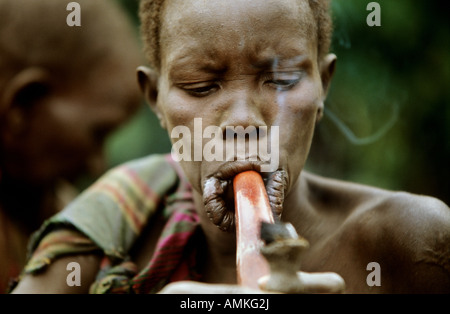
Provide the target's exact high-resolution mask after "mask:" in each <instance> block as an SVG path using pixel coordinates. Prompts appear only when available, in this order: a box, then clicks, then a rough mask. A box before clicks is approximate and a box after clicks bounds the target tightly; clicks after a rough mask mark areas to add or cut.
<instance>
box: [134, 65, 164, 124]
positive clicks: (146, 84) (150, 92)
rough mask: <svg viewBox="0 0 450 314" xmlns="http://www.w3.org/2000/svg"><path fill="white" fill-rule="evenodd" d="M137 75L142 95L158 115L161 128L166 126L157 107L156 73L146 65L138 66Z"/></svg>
mask: <svg viewBox="0 0 450 314" xmlns="http://www.w3.org/2000/svg"><path fill="white" fill-rule="evenodd" d="M137 77H138V83H139V87H140V88H141V91H142V93H144V97H145V99H146V100H147V102H148V104H149V105H150V108H151V109H152V110H153V112H154V113H155V114H156V116H157V117H158V120H159V123H160V124H161V127H162V128H163V129H165V128H166V123H165V120H164V117H163V115H162V113H161V110H160V109H159V108H158V105H157V100H158V74H157V73H156V72H155V71H154V70H152V69H150V68H149V67H146V66H140V67H138V68H137Z"/></svg>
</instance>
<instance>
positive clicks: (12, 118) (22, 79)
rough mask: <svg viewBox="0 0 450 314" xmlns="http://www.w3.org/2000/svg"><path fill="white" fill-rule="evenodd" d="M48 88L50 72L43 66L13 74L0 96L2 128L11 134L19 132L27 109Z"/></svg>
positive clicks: (25, 118) (24, 123)
mask: <svg viewBox="0 0 450 314" xmlns="http://www.w3.org/2000/svg"><path fill="white" fill-rule="evenodd" d="M49 89H50V74H49V73H48V71H46V70H45V69H43V68H40V67H31V68H27V69H25V70H22V71H21V72H19V73H17V74H15V75H14V76H13V77H12V79H10V80H9V81H8V82H7V83H6V85H5V88H4V90H3V93H2V95H1V98H0V118H1V120H2V121H3V123H4V126H3V130H5V131H7V132H8V133H10V134H11V135H15V134H18V133H21V132H22V131H23V130H24V128H25V126H26V121H28V117H27V115H28V114H29V113H30V112H32V111H31V110H29V109H30V108H31V107H32V106H33V105H34V104H35V103H36V102H37V101H39V100H41V99H42V98H43V97H44V96H45V95H46V94H47V93H48V92H49Z"/></svg>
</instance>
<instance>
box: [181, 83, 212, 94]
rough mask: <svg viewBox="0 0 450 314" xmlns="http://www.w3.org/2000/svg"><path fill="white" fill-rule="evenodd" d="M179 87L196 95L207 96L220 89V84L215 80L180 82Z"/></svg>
mask: <svg viewBox="0 0 450 314" xmlns="http://www.w3.org/2000/svg"><path fill="white" fill-rule="evenodd" d="M178 88H180V89H182V90H183V91H185V92H186V93H187V94H189V95H191V96H194V97H205V96H208V95H211V94H212V93H214V92H216V91H218V90H219V89H220V86H219V84H217V83H215V82H201V83H192V84H178Z"/></svg>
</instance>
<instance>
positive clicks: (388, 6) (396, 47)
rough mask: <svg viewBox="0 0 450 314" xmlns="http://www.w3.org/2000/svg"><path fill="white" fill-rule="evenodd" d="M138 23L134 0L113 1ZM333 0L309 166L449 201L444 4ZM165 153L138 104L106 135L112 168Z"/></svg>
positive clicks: (160, 135)
mask: <svg viewBox="0 0 450 314" xmlns="http://www.w3.org/2000/svg"><path fill="white" fill-rule="evenodd" d="M118 1H120V2H121V4H122V5H123V7H124V9H125V10H127V12H128V13H129V14H130V17H131V18H132V19H133V20H134V22H135V23H136V27H138V26H137V25H138V19H137V14H136V13H137V7H138V1H137V0H118ZM369 2H371V1H365V0H333V2H332V9H333V19H334V25H335V32H334V37H333V46H332V52H333V53H335V54H336V55H337V56H338V62H337V68H336V73H335V77H334V79H333V82H332V85H331V88H330V91H329V96H328V99H327V102H326V105H325V106H326V111H325V116H324V118H323V119H322V121H321V122H320V124H319V125H318V126H317V130H316V135H315V139H314V143H313V146H312V149H311V154H310V157H309V161H308V164H307V169H308V170H311V171H314V172H316V173H318V174H322V175H325V176H328V177H334V178H339V179H344V180H350V181H354V182H360V183H364V184H370V185H374V186H378V187H381V188H387V189H393V190H404V191H408V192H413V193H418V194H426V195H431V196H435V197H438V198H440V199H441V200H443V201H444V202H446V203H447V204H450V190H449V184H448V180H449V175H450V171H449V169H450V167H449V161H450V107H449V89H450V85H449V83H450V40H449V39H450V27H449V26H450V22H449V21H450V19H449V18H448V10H447V9H446V8H445V6H444V2H438V1H416V0H397V1H392V0H382V1H376V2H378V3H379V4H380V6H381V26H379V27H376V26H374V27H369V26H368V25H367V23H366V18H367V15H368V14H369V13H370V11H367V9H366V7H367V4H368V3H369ZM169 151H170V143H169V138H168V135H167V134H166V132H165V131H163V130H162V129H161V128H160V126H159V123H158V121H157V120H156V118H155V116H154V115H153V113H152V112H151V111H150V110H149V109H148V108H147V106H146V105H145V104H143V106H142V110H141V112H140V113H139V114H138V115H137V116H136V117H135V118H134V119H133V120H132V121H130V122H129V123H128V124H127V125H125V126H124V127H123V128H121V129H120V130H119V131H117V132H116V133H115V134H114V135H113V136H112V137H111V138H110V139H109V141H108V145H107V156H108V158H109V164H110V166H111V167H112V166H114V165H117V164H119V163H122V162H124V161H127V160H130V159H133V158H138V157H141V156H145V155H148V154H152V153H166V152H169Z"/></svg>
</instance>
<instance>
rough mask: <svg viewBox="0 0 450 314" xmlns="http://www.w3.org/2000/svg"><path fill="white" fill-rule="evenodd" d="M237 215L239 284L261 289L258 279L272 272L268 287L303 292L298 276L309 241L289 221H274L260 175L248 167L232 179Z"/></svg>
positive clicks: (290, 291)
mask: <svg viewBox="0 0 450 314" xmlns="http://www.w3.org/2000/svg"><path fill="white" fill-rule="evenodd" d="M233 189H234V197H235V210H236V211H235V215H236V267H237V281H238V284H240V285H243V286H247V287H250V288H254V289H258V288H259V286H258V279H259V278H261V277H263V276H266V275H269V279H268V281H267V283H266V287H265V289H266V290H273V291H278V292H286V293H299V292H303V285H302V283H301V281H300V279H299V278H298V276H297V271H298V270H299V268H300V258H301V254H302V252H303V251H304V250H305V249H306V248H308V246H309V245H308V241H306V240H305V239H304V238H301V237H299V236H298V235H297V232H296V231H295V229H294V227H293V226H292V225H291V224H289V223H281V222H279V221H274V217H273V214H272V210H271V208H270V204H269V199H268V196H267V192H266V189H265V186H264V182H263V179H262V177H261V175H260V174H259V173H258V172H256V171H245V172H242V173H240V174H238V175H236V177H235V178H234V180H233Z"/></svg>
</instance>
